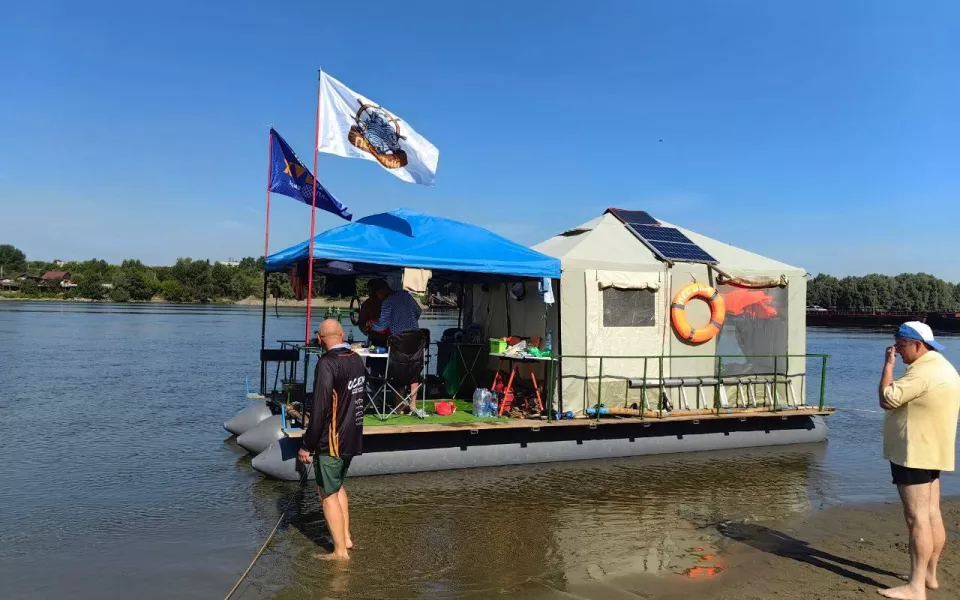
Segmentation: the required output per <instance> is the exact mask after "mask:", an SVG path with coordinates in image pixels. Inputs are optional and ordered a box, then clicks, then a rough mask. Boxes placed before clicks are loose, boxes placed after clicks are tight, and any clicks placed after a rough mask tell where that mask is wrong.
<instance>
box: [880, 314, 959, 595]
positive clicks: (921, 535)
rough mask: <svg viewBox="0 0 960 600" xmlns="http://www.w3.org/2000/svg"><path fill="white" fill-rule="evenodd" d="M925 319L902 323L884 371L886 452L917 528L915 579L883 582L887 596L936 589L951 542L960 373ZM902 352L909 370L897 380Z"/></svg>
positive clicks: (912, 540)
mask: <svg viewBox="0 0 960 600" xmlns="http://www.w3.org/2000/svg"><path fill="white" fill-rule="evenodd" d="M942 350H943V346H942V345H941V344H940V343H938V342H937V341H936V340H934V339H933V332H932V331H931V330H930V327H929V326H928V325H926V324H925V323H920V322H917V321H910V322H908V323H904V324H903V325H901V326H900V329H898V330H897V333H896V336H895V338H894V345H893V346H890V347H889V348H887V359H886V363H885V364H884V366H883V374H882V375H881V377H880V407H881V408H883V410H884V411H886V415H885V417H884V425H883V457H884V458H885V459H886V460H888V461H890V472H891V474H892V475H893V483H895V484H896V486H897V490H898V491H899V492H900V499H901V500H902V501H903V514H904V517H905V518H906V521H907V528H908V529H909V531H910V579H909V583H907V585H904V586H900V587H896V588H890V589H885V590H879V592H880V595H881V596H886V597H887V598H900V599H905V600H926V597H927V589H932V590H935V589H937V588H938V587H939V584H938V582H937V564H938V562H939V560H940V554H941V552H943V546H944V544H945V543H946V531H945V529H944V526H943V518H942V517H941V516H940V472H941V471H953V469H954V464H953V463H954V447H955V444H956V437H957V415H958V412H960V375H958V374H957V370H956V369H955V368H954V367H953V365H951V364H950V362H949V361H948V360H947V359H946V358H944V357H943V355H942V354H940V352H941V351H942ZM897 354H899V355H900V357H901V358H902V359H903V362H904V363H905V364H906V365H907V370H906V372H905V373H904V374H903V376H902V377H900V378H899V379H897V380H894V379H893V367H894V365H895V364H896V361H897Z"/></svg>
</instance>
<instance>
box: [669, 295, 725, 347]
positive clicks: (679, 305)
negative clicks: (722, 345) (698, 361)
mask: <svg viewBox="0 0 960 600" xmlns="http://www.w3.org/2000/svg"><path fill="white" fill-rule="evenodd" d="M694 298H703V299H704V300H706V301H707V304H709V305H710V322H709V323H708V324H707V325H706V326H705V327H701V328H699V329H694V328H693V326H692V325H690V321H688V320H687V302H689V301H690V300H693V299H694ZM726 315H727V309H726V306H725V305H724V303H723V298H722V297H721V296H720V294H719V292H717V290H715V289H714V288H712V287H710V286H709V285H703V284H702V283H691V284H690V285H688V286H686V287H685V288H683V289H682V290H680V291H679V292H677V295H676V296H674V297H673V303H672V304H671V305H670V321H671V322H672V323H673V330H674V331H675V332H676V333H677V335H678V336H679V337H680V338H681V339H683V340H685V341H687V342H690V343H691V344H702V343H704V342H707V341H710V340H712V339H713V338H714V336H716V335H717V334H718V333H720V329H721V328H722V327H723V320H724V318H726Z"/></svg>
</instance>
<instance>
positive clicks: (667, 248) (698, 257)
mask: <svg viewBox="0 0 960 600" xmlns="http://www.w3.org/2000/svg"><path fill="white" fill-rule="evenodd" d="M648 243H649V244H650V246H651V247H653V249H654V250H656V251H657V252H659V253H660V254H661V255H662V256H663V257H664V258H666V259H668V260H676V261H681V262H704V263H715V262H717V259H715V258H714V257H712V256H710V255H709V254H707V252H706V251H705V250H704V249H703V248H701V247H700V246H698V245H696V244H680V243H677V242H663V241H659V240H657V241H654V240H648Z"/></svg>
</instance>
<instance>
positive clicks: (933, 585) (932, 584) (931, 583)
mask: <svg viewBox="0 0 960 600" xmlns="http://www.w3.org/2000/svg"><path fill="white" fill-rule="evenodd" d="M899 577H900V579H902V580H904V581H910V576H909V575H900V576H899ZM927 589H928V590H939V589H940V583H939V582H938V581H937V574H936V573H934V574H932V575H931V574H930V573H927Z"/></svg>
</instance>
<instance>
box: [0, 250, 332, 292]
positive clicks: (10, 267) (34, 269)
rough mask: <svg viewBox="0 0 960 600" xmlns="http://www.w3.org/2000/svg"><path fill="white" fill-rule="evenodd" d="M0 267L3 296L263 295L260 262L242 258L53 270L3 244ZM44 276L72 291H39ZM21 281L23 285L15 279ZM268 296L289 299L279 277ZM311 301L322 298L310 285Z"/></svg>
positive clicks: (97, 263)
mask: <svg viewBox="0 0 960 600" xmlns="http://www.w3.org/2000/svg"><path fill="white" fill-rule="evenodd" d="M0 266H2V267H3V273H4V278H7V279H10V281H11V282H12V283H13V284H14V285H8V286H7V289H6V291H5V292H4V293H5V294H7V295H15V296H19V297H28V298H34V297H37V298H39V297H47V298H64V299H86V300H110V301H113V302H143V301H148V300H153V299H160V300H166V301H168V302H222V301H235V300H241V299H243V298H247V297H249V296H256V297H260V296H261V295H262V293H263V258H262V257H261V258H252V257H247V258H244V259H243V260H241V261H240V262H239V263H238V264H235V265H234V264H230V265H227V264H222V263H212V264H211V263H210V261H209V260H193V259H190V258H180V259H177V262H176V263H175V264H174V265H172V266H161V267H153V266H147V265H144V264H143V263H142V262H141V261H139V260H132V259H128V260H125V261H123V262H122V263H120V264H119V265H112V264H109V263H108V262H107V261H105V260H102V259H92V260H86V261H82V262H71V263H66V264H63V265H62V266H58V265H57V264H56V263H52V262H44V261H27V260H26V256H24V254H23V252H21V251H20V250H18V249H17V248H15V247H14V246H11V245H9V244H5V245H0ZM48 271H66V272H68V273H69V274H70V277H69V281H71V282H72V283H74V284H76V287H72V288H63V287H61V286H60V285H59V283H58V282H56V283H54V284H53V285H44V284H43V282H41V280H40V278H41V277H42V276H43V274H44V273H46V272H48ZM21 278H23V279H21ZM270 282H271V291H272V295H274V296H277V297H280V298H292V297H293V289H292V288H291V287H290V279H289V277H288V276H287V275H286V274H284V273H274V274H271V275H270ZM314 287H315V290H316V293H315V296H318V295H319V294H321V293H322V292H323V286H322V285H319V286H317V285H315V286H314Z"/></svg>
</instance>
